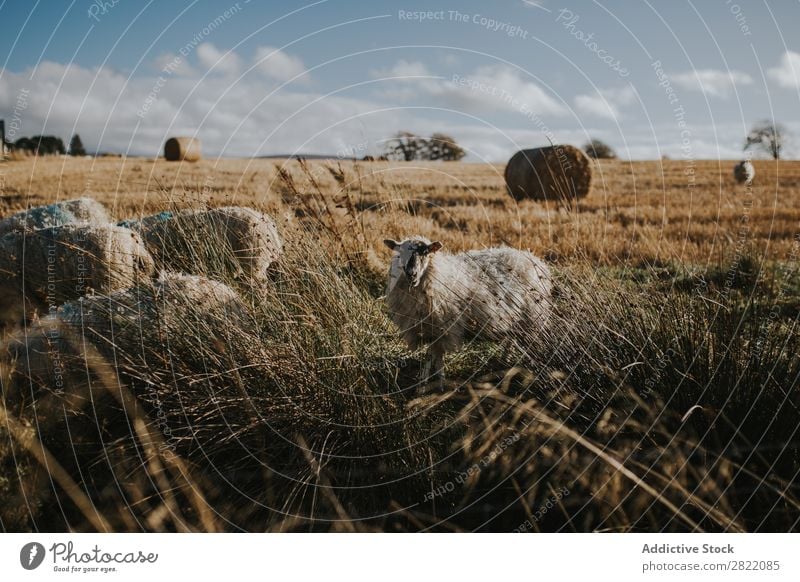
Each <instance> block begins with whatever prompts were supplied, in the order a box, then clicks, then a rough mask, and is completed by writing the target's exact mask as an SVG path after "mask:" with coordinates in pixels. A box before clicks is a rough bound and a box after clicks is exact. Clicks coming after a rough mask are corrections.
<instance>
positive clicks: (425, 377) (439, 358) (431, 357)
mask: <svg viewBox="0 0 800 582" xmlns="http://www.w3.org/2000/svg"><path fill="white" fill-rule="evenodd" d="M436 379H438V380H439V382H442V381H443V380H444V350H443V349H441V348H440V347H439V346H436V345H432V346H431V347H430V349H429V350H428V357H427V358H426V360H425V366H424V367H423V368H422V377H421V378H420V380H421V381H423V382H427V381H429V380H436Z"/></svg>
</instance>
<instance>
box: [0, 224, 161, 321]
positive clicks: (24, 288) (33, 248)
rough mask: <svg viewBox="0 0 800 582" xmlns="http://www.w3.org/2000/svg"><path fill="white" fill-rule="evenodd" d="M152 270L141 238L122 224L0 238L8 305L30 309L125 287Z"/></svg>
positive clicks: (1, 280) (0, 277) (1, 281)
mask: <svg viewBox="0 0 800 582" xmlns="http://www.w3.org/2000/svg"><path fill="white" fill-rule="evenodd" d="M153 270H154V265H153V259H152V257H151V256H150V253H148V252H147V249H146V248H145V246H144V244H143V243H142V240H141V238H140V237H139V235H138V234H136V233H135V232H131V231H130V230H128V229H125V228H122V227H119V226H112V225H102V226H80V225H75V224H68V225H64V226H57V227H53V228H45V229H41V230H37V231H33V232H27V231H24V232H12V233H9V234H7V235H5V236H4V237H2V238H0V287H2V288H3V290H4V291H5V293H6V300H7V301H8V300H9V298H11V299H12V300H13V301H19V302H20V303H21V302H22V300H23V299H25V300H27V301H29V302H30V303H31V307H49V306H53V305H60V304H61V303H64V302H65V301H69V300H72V299H76V298H78V297H80V296H81V295H84V294H86V293H88V292H89V291H94V292H98V293H109V292H112V291H116V290H118V289H125V288H127V287H130V286H132V285H134V284H136V283H137V282H139V281H141V280H143V279H145V278H147V277H149V276H150V275H151V274H152V273H153ZM20 293H23V294H24V298H23V297H20V295H19V294H20ZM25 311H29V310H28V309H26V310H25Z"/></svg>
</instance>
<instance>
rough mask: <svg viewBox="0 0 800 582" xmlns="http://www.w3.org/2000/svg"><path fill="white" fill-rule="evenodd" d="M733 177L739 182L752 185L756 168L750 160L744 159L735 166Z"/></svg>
mask: <svg viewBox="0 0 800 582" xmlns="http://www.w3.org/2000/svg"><path fill="white" fill-rule="evenodd" d="M733 177H734V179H735V180H736V182H738V183H739V184H746V185H747V186H750V185H751V184H752V183H753V178H755V177H756V169H755V168H754V167H753V164H752V163H751V162H750V160H742V161H741V162H739V163H738V164H736V165H735V166H734V167H733Z"/></svg>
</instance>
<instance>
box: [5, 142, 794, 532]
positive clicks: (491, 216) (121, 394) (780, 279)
mask: <svg viewBox="0 0 800 582" xmlns="http://www.w3.org/2000/svg"><path fill="white" fill-rule="evenodd" d="M595 164H596V165H595V177H594V186H593V190H592V192H591V193H590V194H589V196H587V197H586V198H584V199H581V200H580V201H579V202H577V203H575V204H572V205H569V206H559V205H556V204H553V203H544V202H537V201H529V200H526V201H520V202H516V201H514V200H513V199H512V198H511V197H510V196H509V195H508V194H507V192H506V191H505V186H504V182H503V166H502V165H496V166H495V165H483V164H467V163H423V162H409V163H401V162H352V161H336V160H333V161H312V162H299V161H297V160H270V159H258V160H234V159H231V160H219V161H214V160H202V161H199V162H196V163H192V164H189V163H168V162H165V161H163V160H152V159H144V158H127V159H126V158H97V159H69V158H64V159H62V158H32V159H27V160H23V161H15V162H8V163H3V164H0V186H1V187H2V197H0V216H2V217H5V216H7V215H9V214H11V213H13V212H16V211H18V210H22V209H25V208H27V207H29V206H37V205H42V204H47V203H50V202H53V201H57V200H65V199H70V198H78V197H82V196H89V197H92V198H95V199H96V200H98V201H99V202H101V203H103V204H104V205H106V207H107V208H108V209H109V210H110V212H111V214H112V215H113V217H114V218H115V219H116V220H122V219H130V218H134V219H135V218H139V217H141V216H146V215H150V214H155V213H158V212H161V211H163V210H177V209H180V208H206V207H219V206H233V205H236V206H249V207H253V208H255V209H257V210H259V211H262V212H264V213H266V214H268V215H270V216H271V217H273V218H274V220H275V222H276V223H277V227H278V230H279V232H280V233H281V236H282V237H283V239H284V243H285V247H284V254H283V256H282V257H281V259H280V260H279V261H277V262H276V263H275V264H274V265H273V266H272V267H271V271H270V278H269V280H268V281H266V282H261V283H259V284H258V285H255V284H253V283H252V282H245V281H242V280H240V279H236V278H234V277H231V278H230V280H223V281H221V282H222V283H224V284H225V285H228V286H229V287H230V288H231V289H233V290H235V291H236V292H237V293H238V294H239V296H240V297H241V301H242V303H243V305H244V308H242V309H244V311H246V313H244V314H242V313H241V311H242V309H239V308H238V307H237V316H236V317H235V318H231V317H230V314H229V313H228V312H226V311H225V309H223V308H217V307H215V305H214V304H213V302H203V301H196V302H191V301H189V300H187V302H186V303H187V305H181V306H179V308H177V307H176V308H175V311H174V313H175V314H176V315H174V316H171V319H170V320H169V321H168V322H166V323H163V324H159V325H154V326H151V325H150V324H149V323H142V322H148V321H150V319H147V318H145V317H143V315H142V313H144V311H146V310H147V308H146V307H142V305H145V306H146V305H147V304H146V303H145V300H142V299H141V298H140V297H141V296H144V297H149V295H147V293H148V292H149V291H147V289H145V290H144V291H143V292H142V294H141V295H138V294H137V295H136V297H137V299H136V300H135V301H134V300H131V302H130V303H127V302H126V301H128V300H127V299H120V300H117V298H115V299H114V300H104V299H103V298H102V297H101V298H100V299H99V300H98V299H94V300H92V302H91V303H92V305H93V308H92V309H93V311H92V317H94V318H95V319H91V321H102V322H104V323H103V325H102V326H101V325H99V324H97V326H93V325H88V324H87V325H85V326H83V328H82V329H81V333H79V334H76V333H75V330H74V329H71V330H64V329H61V328H58V329H55V330H54V329H49V328H48V327H47V326H48V325H53V324H52V321H50V320H48V319H47V318H44V317H43V316H45V315H46V313H41V314H39V315H38V316H34V317H32V318H30V319H29V320H28V322H27V324H26V327H25V329H20V328H14V327H13V326H6V328H5V330H4V338H3V346H2V348H3V351H2V354H0V355H1V356H2V357H0V381H2V386H3V400H4V401H3V404H4V406H3V407H2V409H0V411H1V412H2V415H3V418H0V497H2V498H3V499H5V500H7V501H6V503H4V505H3V507H1V508H0V527H2V529H5V530H8V531H28V530H36V529H40V530H67V529H70V530H77V531H94V530H104V529H108V530H114V531H141V530H145V531H239V530H246V531H420V530H433V531H465V530H480V531H570V532H571V531H578V532H584V531H653V532H655V531H687V530H689V531H794V530H797V529H798V522H800V482H799V481H798V472H799V471H800V435H798V427H800V408H798V407H800V392H798V380H799V375H800V358H798V353H800V341H799V339H800V338H799V335H798V330H797V321H798V315H800V275H798V270H797V266H798V265H797V262H798V256H800V162H789V161H781V162H772V161H757V162H755V164H754V165H755V167H756V179H755V183H754V184H753V186H752V187H746V186H744V185H739V184H736V182H735V181H734V178H733V173H732V169H733V165H734V163H733V162H730V161H680V160H674V161H672V160H663V161H648V162H624V161H602V162H595ZM412 234H422V235H424V236H426V237H428V238H429V239H431V240H440V241H442V242H443V243H444V247H445V249H446V250H448V251H450V252H457V251H461V250H466V249H474V248H484V247H491V246H499V245H507V246H512V247H516V248H520V249H529V250H530V251H532V252H533V253H534V254H536V255H537V256H539V257H542V258H543V259H544V260H545V261H546V262H547V263H548V264H549V266H550V267H551V269H552V271H553V273H554V276H555V279H556V283H557V288H558V293H557V297H556V306H555V322H554V324H553V325H552V326H551V327H550V328H549V329H548V330H547V331H546V332H544V333H541V334H527V333H526V332H525V330H521V331H520V335H519V338H518V339H519V340H521V342H522V344H523V346H522V348H521V349H520V350H508V349H506V348H504V347H501V346H498V345H495V344H492V343H489V342H481V341H473V342H471V343H469V345H467V346H466V347H465V348H464V349H463V350H461V351H459V352H457V353H453V354H449V355H448V357H447V358H446V361H445V367H446V370H447V377H446V378H447V379H446V385H445V389H444V390H438V389H434V388H433V387H431V386H425V385H419V384H418V383H417V381H416V377H417V371H418V369H419V368H420V366H421V364H422V361H423V355H422V354H421V353H419V352H409V351H408V349H407V348H406V346H405V344H403V343H402V341H401V340H400V338H399V334H398V331H397V329H396V328H395V327H394V326H393V325H392V324H391V322H390V321H389V319H388V317H387V315H386V309H385V305H384V301H383V298H382V296H383V293H384V282H385V277H386V272H387V270H388V264H389V258H390V253H389V251H388V249H386V248H385V246H384V245H383V243H382V241H383V239H385V238H395V239H402V238H404V237H406V236H408V235H412ZM194 244H195V246H196V248H200V249H202V251H201V252H202V254H203V256H210V255H214V253H221V252H223V251H219V250H217V249H216V247H215V246H214V244H213V241H210V240H208V239H206V238H204V237H200V236H198V237H197V240H195V241H194ZM224 258H225V257H222V258H221V259H224ZM198 274H200V275H203V274H207V273H202V272H201V273H198ZM223 278H224V277H223ZM151 295H152V294H151ZM127 297H128V298H130V295H129V296H127ZM6 301H8V299H7V298H6ZM206 308H207V310H205V311H204V309H206ZM148 313H150V312H148ZM85 321H90V319H86V320H85ZM43 322H44V323H43ZM100 327H102V328H103V329H102V330H100ZM79 328H80V326H79ZM54 338H56V339H54ZM32 339H33V340H36V341H38V342H39V343H36V341H34V343H33V344H32V343H31V341H32ZM32 361H34V362H43V363H41V365H39V366H38V367H36V366H34V365H32V364H31V362H32ZM37 365H38V364H37ZM56 376H57V377H58V378H60V380H61V384H62V385H60V386H58V387H56V386H55V385H54V383H53V378H54V377H56Z"/></svg>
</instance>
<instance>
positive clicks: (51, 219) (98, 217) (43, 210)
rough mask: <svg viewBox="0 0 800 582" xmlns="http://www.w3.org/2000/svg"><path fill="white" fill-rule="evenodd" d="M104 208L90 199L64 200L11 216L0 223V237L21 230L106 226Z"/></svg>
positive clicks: (106, 220) (106, 219) (108, 219)
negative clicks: (67, 226)
mask: <svg viewBox="0 0 800 582" xmlns="http://www.w3.org/2000/svg"><path fill="white" fill-rule="evenodd" d="M109 222H111V217H110V216H109V215H108V211H107V210H106V208H105V206H103V205H102V204H100V203H99V202H98V201H97V200H94V199H92V198H77V199H75V200H64V201H62V202H55V203H53V204H48V205H47V206H37V207H35V208H29V209H28V210H23V211H22V212H17V213H16V214H12V215H11V216H9V217H8V218H4V219H3V220H1V221H0V236H3V235H5V234H8V233H9V232H18V231H21V230H40V229H43V228H50V227H53V226H64V225H65V224H108V223H109Z"/></svg>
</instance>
